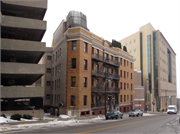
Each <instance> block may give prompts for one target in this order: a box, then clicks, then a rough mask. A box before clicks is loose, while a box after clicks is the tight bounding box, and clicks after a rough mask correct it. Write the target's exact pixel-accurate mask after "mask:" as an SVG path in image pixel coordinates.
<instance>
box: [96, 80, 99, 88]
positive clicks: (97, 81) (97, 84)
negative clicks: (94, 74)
mask: <svg viewBox="0 0 180 134" xmlns="http://www.w3.org/2000/svg"><path fill="white" fill-rule="evenodd" d="M98 86H99V80H98V79H96V87H98Z"/></svg>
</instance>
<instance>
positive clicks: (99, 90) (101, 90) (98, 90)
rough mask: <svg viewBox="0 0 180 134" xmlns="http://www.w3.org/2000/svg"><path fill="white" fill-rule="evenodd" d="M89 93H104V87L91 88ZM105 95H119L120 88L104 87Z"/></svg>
mask: <svg viewBox="0 0 180 134" xmlns="http://www.w3.org/2000/svg"><path fill="white" fill-rule="evenodd" d="M91 92H94V93H105V86H102V87H100V86H92V88H91ZM106 93H120V88H118V87H106Z"/></svg>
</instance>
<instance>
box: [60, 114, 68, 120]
mask: <svg viewBox="0 0 180 134" xmlns="http://www.w3.org/2000/svg"><path fill="white" fill-rule="evenodd" d="M59 117H61V118H63V119H67V118H70V117H69V116H68V115H60V116H59Z"/></svg>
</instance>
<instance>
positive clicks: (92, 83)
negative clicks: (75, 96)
mask: <svg viewBox="0 0 180 134" xmlns="http://www.w3.org/2000/svg"><path fill="white" fill-rule="evenodd" d="M91 86H92V87H93V86H94V79H92V81H91Z"/></svg>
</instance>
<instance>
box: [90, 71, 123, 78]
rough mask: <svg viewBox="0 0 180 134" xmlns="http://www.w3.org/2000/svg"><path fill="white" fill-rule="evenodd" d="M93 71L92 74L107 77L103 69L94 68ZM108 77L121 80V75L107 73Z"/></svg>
mask: <svg viewBox="0 0 180 134" xmlns="http://www.w3.org/2000/svg"><path fill="white" fill-rule="evenodd" d="M91 73H92V76H96V77H102V78H105V72H103V71H99V70H92V71H91ZM106 78H107V79H114V80H120V75H118V74H111V73H107V74H106Z"/></svg>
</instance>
